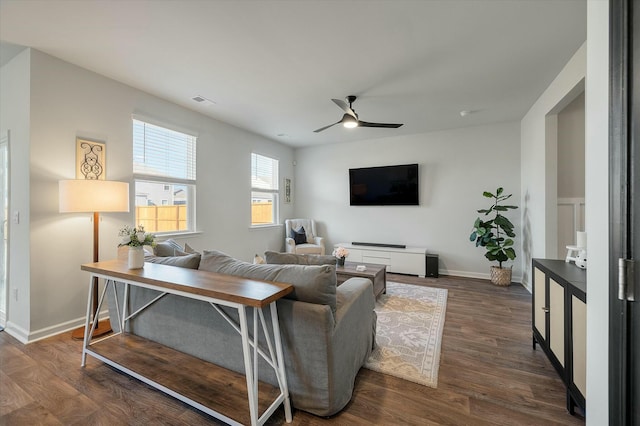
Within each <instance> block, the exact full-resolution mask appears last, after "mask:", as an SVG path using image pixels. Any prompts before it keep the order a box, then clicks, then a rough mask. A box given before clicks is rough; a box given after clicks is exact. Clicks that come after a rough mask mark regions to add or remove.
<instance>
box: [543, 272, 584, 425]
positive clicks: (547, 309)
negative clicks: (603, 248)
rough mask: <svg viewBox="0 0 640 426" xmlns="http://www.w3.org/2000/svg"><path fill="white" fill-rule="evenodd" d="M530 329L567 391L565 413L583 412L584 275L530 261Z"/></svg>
mask: <svg viewBox="0 0 640 426" xmlns="http://www.w3.org/2000/svg"><path fill="white" fill-rule="evenodd" d="M531 270H532V271H533V286H532V287H533V303H532V318H531V323H532V328H533V348H534V349H535V348H536V343H537V344H539V345H540V347H541V348H542V350H544V352H545V354H546V355H547V357H548V358H549V360H550V361H551V364H552V365H553V366H554V368H555V369H556V371H557V372H558V374H559V375H560V377H561V378H562V380H563V381H564V383H565V385H566V387H567V410H568V411H569V412H570V413H571V414H574V412H575V407H576V406H577V407H580V408H581V409H582V411H583V412H585V409H586V407H585V394H586V346H587V333H586V330H587V278H586V276H587V275H586V271H585V270H584V269H580V268H578V267H576V266H575V265H574V264H573V263H566V262H565V261H564V260H551V259H533V264H532V268H531Z"/></svg>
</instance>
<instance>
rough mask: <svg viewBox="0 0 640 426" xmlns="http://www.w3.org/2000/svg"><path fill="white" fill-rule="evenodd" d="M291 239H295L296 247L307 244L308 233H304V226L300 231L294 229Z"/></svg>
mask: <svg viewBox="0 0 640 426" xmlns="http://www.w3.org/2000/svg"><path fill="white" fill-rule="evenodd" d="M291 238H293V241H295V243H296V245H298V244H306V243H307V233H306V232H305V231H304V226H301V227H300V228H299V229H292V230H291Z"/></svg>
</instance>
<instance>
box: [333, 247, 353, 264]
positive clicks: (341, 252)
mask: <svg viewBox="0 0 640 426" xmlns="http://www.w3.org/2000/svg"><path fill="white" fill-rule="evenodd" d="M333 255H334V256H335V257H336V258H337V259H338V260H337V262H336V264H337V265H338V266H344V260H345V259H346V258H347V256H349V250H347V249H346V248H344V247H341V246H340V247H336V248H335V249H334V250H333Z"/></svg>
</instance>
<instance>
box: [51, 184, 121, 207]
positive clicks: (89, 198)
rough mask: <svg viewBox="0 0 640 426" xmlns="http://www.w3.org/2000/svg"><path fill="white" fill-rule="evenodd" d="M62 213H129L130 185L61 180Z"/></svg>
mask: <svg viewBox="0 0 640 426" xmlns="http://www.w3.org/2000/svg"><path fill="white" fill-rule="evenodd" d="M58 184H59V195H60V213H72V212H128V211H129V184H128V183H127V182H117V181H112V180H61V181H59V182H58Z"/></svg>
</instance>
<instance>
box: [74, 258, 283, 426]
mask: <svg viewBox="0 0 640 426" xmlns="http://www.w3.org/2000/svg"><path fill="white" fill-rule="evenodd" d="M81 269H82V270H83V271H88V272H90V273H91V279H90V280H89V284H90V285H89V288H90V290H89V299H88V303H87V317H86V323H85V335H84V344H83V350H82V366H83V367H84V366H85V364H86V357H87V355H91V356H93V357H95V358H97V359H99V360H101V361H103V362H104V363H106V364H109V365H111V366H112V367H114V368H116V369H118V370H120V371H123V372H125V373H127V374H129V375H130V376H132V377H135V378H136V379H138V380H141V381H143V382H145V383H147V384H149V385H151V386H153V387H155V388H156V389H159V390H161V391H163V392H165V393H167V394H168V395H171V396H173V397H175V398H177V399H179V400H180V401H183V402H185V403H187V404H189V405H191V406H193V407H195V408H197V409H199V410H201V411H203V412H205V413H207V414H209V415H211V416H213V417H215V418H217V419H220V420H222V421H224V422H226V423H228V424H231V425H240V424H242V423H240V422H238V421H237V420H234V419H232V418H230V417H228V416H226V415H224V414H222V413H220V412H218V411H215V410H213V409H212V408H210V407H209V406H208V405H205V404H204V403H203V402H208V401H203V399H202V398H199V397H198V395H196V394H195V393H194V392H193V389H195V388H198V387H199V386H200V387H203V386H206V387H209V386H214V383H212V382H211V383H208V382H206V381H203V380H202V377H193V381H194V382H197V383H192V384H191V386H189V385H188V384H187V385H186V386H185V389H171V388H169V387H167V386H166V377H164V378H163V376H162V374H161V373H157V371H154V370H157V368H155V366H154V365H153V364H152V363H153V359H154V358H153V355H154V354H145V352H146V351H144V350H139V351H136V350H135V346H136V345H139V344H141V343H140V342H141V341H144V340H145V339H142V338H140V337H138V336H135V335H130V334H127V333H123V331H122V330H125V324H126V322H127V321H128V320H130V319H131V318H133V317H135V316H137V315H138V314H139V313H140V312H142V311H143V310H144V309H148V308H149V307H150V306H152V305H153V304H154V303H155V302H156V301H157V300H160V299H161V298H162V297H163V296H164V295H166V294H173V295H177V296H181V297H187V298H190V299H196V300H202V301H205V302H209V303H210V304H211V306H212V307H213V308H214V309H215V310H216V311H217V312H218V313H219V314H220V315H222V316H223V317H224V318H225V319H226V320H227V321H228V322H229V323H230V324H231V325H232V326H233V327H234V328H235V329H236V331H237V332H238V333H239V334H240V336H241V339H242V352H243V353H242V355H243V357H244V367H245V377H246V382H247V396H248V403H249V412H250V422H251V424H252V425H262V424H264V423H265V422H266V421H267V419H268V418H269V417H270V416H271V414H273V412H274V411H275V410H276V409H277V408H278V407H279V406H280V404H284V409H285V418H286V421H287V423H290V422H291V403H290V399H289V390H288V387H287V377H286V374H285V365H284V362H283V359H284V358H283V355H282V341H281V337H280V327H279V323H278V311H277V309H276V303H275V302H276V301H277V300H278V299H280V298H282V297H283V296H285V295H286V294H288V293H290V292H291V291H293V286H291V285H290V284H284V283H274V282H267V281H257V280H249V279H245V278H242V277H236V276H231V275H224V274H217V273H213V272H207V271H199V270H193V269H186V268H179V267H174V266H167V265H159V264H153V263H145V266H144V268H143V269H134V270H130V269H128V268H127V261H126V260H110V261H104V262H96V263H88V264H84V265H82V266H81ZM93 277H98V278H103V279H104V280H105V286H104V289H103V291H102V294H101V296H100V301H99V304H98V312H100V308H101V306H102V303H103V301H104V297H105V294H106V291H107V288H108V287H109V285H112V286H113V290H114V292H115V291H116V286H115V285H114V284H115V282H116V281H118V282H122V283H124V284H125V290H124V298H123V302H122V306H118V304H117V302H116V307H115V308H116V311H117V313H118V317H119V322H120V330H121V331H120V332H118V333H115V334H112V335H110V336H107V337H104V338H101V339H97V340H94V341H92V337H91V336H92V332H93V327H94V326H95V323H96V321H91V315H92V303H91V302H92V297H93V291H94V289H93V287H94V286H92V285H91V283H92V279H93ZM129 286H138V287H144V288H149V289H152V290H156V291H160V292H161V293H162V295H161V296H159V297H157V298H156V299H154V300H153V301H152V302H150V303H148V304H147V305H145V306H144V307H142V308H141V309H139V310H138V311H136V312H133V313H131V314H129V313H128V312H127V306H128V303H127V300H128V295H129V294H128V293H129ZM117 299H118V298H117V297H116V300H117ZM219 306H227V307H231V308H235V309H237V310H238V315H239V320H240V324H237V323H236V322H235V321H233V320H232V319H231V318H230V317H228V316H227V315H226V314H225V313H224V311H222V310H221V309H220V308H219ZM267 306H269V307H270V311H271V323H272V326H273V330H271V331H269V330H268V329H267V328H268V327H267V323H266V322H265V319H264V315H263V312H262V308H263V307H267ZM247 308H253V310H254V311H253V314H254V315H253V318H254V321H253V330H252V332H251V333H250V328H249V325H248V324H247V313H246V310H247ZM258 318H259V319H260V323H261V328H262V330H263V332H264V334H265V336H266V343H267V346H268V348H269V351H268V352H269V353H265V351H263V350H261V349H260V348H259V346H258V336H259V332H258V331H259V330H258ZM271 332H272V333H271ZM271 334H273V336H271ZM119 339H124V340H123V341H122V342H116V341H117V340H119ZM272 340H273V342H272ZM113 342H116V343H115V344H114V343H113ZM149 342H150V341H149ZM151 343H152V344H153V345H155V350H154V351H161V350H167V351H173V350H171V349H169V348H166V347H164V346H162V345H159V344H156V343H153V342H151ZM274 344H275V352H274ZM251 348H253V350H251ZM105 349H110V351H105ZM109 352H110V353H109ZM173 352H174V353H175V354H173V355H172V357H173V356H181V357H182V358H181V359H184V357H189V356H187V355H185V354H182V353H180V352H177V351H173ZM258 355H260V356H262V357H263V358H264V359H265V360H266V361H267V363H268V364H269V365H270V366H271V367H273V369H274V372H275V374H276V377H277V381H278V385H279V389H278V388H274V389H276V390H277V392H273V393H272V394H275V393H277V396H275V399H274V400H273V402H270V405H268V406H267V408H266V409H265V410H264V412H263V414H262V415H260V414H259V398H258V395H259V394H258ZM145 356H146V359H144V358H145ZM134 358H135V360H134ZM141 358H142V359H141ZM191 358H192V359H193V360H195V361H196V362H202V364H204V365H205V366H208V367H209V368H213V369H215V368H217V369H220V370H223V369H221V368H220V367H217V366H215V365H213V364H211V363H206V362H204V361H200V360H197V359H196V358H193V357H191ZM132 360H134V362H131V361H132ZM179 367H180V366H178V368H177V369H176V370H177V371H179V370H180V368H179ZM226 371H227V372H229V371H228V370H226ZM154 373H156V374H154ZM229 373H231V372H229ZM183 375H184V374H183ZM201 376H206V374H204V373H203V374H201ZM163 379H164V380H163ZM194 384H196V385H194ZM198 385H199V386H198ZM265 386H267V385H265ZM205 389H206V388H205ZM206 390H207V392H206V393H214V394H215V392H209V389H206ZM227 392H229V387H228V386H226V388H225V389H224V390H223V391H222V392H219V394H223V393H224V394H226V393H227ZM261 394H263V395H264V392H262V390H261Z"/></svg>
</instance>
